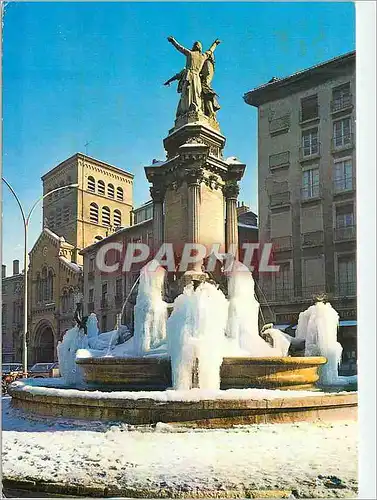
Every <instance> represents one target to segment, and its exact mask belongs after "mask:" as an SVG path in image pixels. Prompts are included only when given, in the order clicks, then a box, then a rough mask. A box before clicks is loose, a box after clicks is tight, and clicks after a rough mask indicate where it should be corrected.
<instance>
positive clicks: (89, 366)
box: [76, 357, 327, 391]
mask: <svg viewBox="0 0 377 500" xmlns="http://www.w3.org/2000/svg"><path fill="white" fill-rule="evenodd" d="M326 361H327V360H326V358H324V357H284V358H272V357H271V358H251V357H244V358H224V360H223V363H222V365H221V368H220V379H221V389H246V388H261V389H295V390H301V389H302V390H308V389H313V388H314V387H315V384H316V382H317V381H318V379H319V374H318V368H319V367H320V366H321V365H323V364H325V363H326ZM76 362H77V364H79V365H80V366H81V367H82V369H83V372H84V378H85V381H86V382H87V384H88V385H89V386H92V387H99V388H102V389H108V390H117V389H118V390H144V391H150V390H166V389H168V388H171V387H172V376H171V366H170V359H169V358H152V357H150V358H148V357H146V358H115V357H114V358H112V357H108V358H85V359H78V360H77V361H76ZM196 379H197V377H196V375H195V374H193V381H195V380H196ZM194 386H195V383H194Z"/></svg>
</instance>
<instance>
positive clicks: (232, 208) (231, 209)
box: [224, 181, 240, 258]
mask: <svg viewBox="0 0 377 500" xmlns="http://www.w3.org/2000/svg"><path fill="white" fill-rule="evenodd" d="M239 192H240V188H239V186H238V184H237V182H235V181H231V182H228V183H227V184H226V185H225V186H224V196H225V203H226V221H225V247H226V252H227V253H232V254H233V255H234V256H235V257H236V258H238V217H237V197H238V194H239Z"/></svg>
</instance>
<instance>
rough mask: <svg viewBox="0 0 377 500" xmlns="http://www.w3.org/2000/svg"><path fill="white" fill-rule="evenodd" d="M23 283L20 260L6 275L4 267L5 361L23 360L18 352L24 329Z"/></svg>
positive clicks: (2, 334)
mask: <svg viewBox="0 0 377 500" xmlns="http://www.w3.org/2000/svg"><path fill="white" fill-rule="evenodd" d="M23 284H24V273H23V272H22V273H20V271H19V261H18V260H14V261H13V274H12V276H6V266H4V265H3V267H2V294H1V340H2V360H3V363H7V362H8V363H12V362H20V363H21V362H22V356H21V354H20V353H19V352H18V343H19V342H21V337H22V331H23V323H24V316H23V295H22V293H23Z"/></svg>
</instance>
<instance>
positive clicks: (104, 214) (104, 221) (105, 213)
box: [102, 207, 110, 226]
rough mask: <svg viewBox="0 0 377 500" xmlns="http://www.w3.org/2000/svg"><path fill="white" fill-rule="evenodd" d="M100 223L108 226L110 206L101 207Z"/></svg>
mask: <svg viewBox="0 0 377 500" xmlns="http://www.w3.org/2000/svg"><path fill="white" fill-rule="evenodd" d="M102 224H103V225H104V226H110V208H109V207H102Z"/></svg>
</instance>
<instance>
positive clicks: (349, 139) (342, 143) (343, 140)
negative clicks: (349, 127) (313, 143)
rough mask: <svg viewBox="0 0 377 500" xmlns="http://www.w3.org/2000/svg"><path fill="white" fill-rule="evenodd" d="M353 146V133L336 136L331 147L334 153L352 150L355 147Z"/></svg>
mask: <svg viewBox="0 0 377 500" xmlns="http://www.w3.org/2000/svg"><path fill="white" fill-rule="evenodd" d="M353 145H354V138H353V134H352V133H349V134H339V135H335V136H334V137H333V138H332V140H331V146H332V150H333V151H338V150H340V149H345V148H350V147H353Z"/></svg>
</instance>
